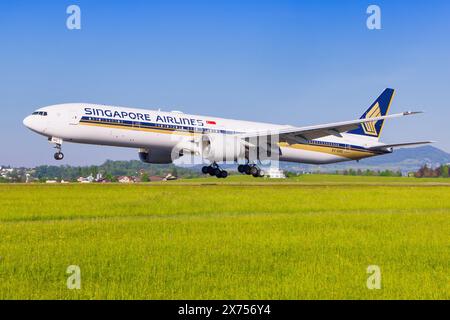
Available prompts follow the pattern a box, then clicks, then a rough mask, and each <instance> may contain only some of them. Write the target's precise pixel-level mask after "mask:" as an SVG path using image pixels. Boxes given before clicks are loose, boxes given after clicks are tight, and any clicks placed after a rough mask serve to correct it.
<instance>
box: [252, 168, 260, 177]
mask: <svg viewBox="0 0 450 320" xmlns="http://www.w3.org/2000/svg"><path fill="white" fill-rule="evenodd" d="M250 174H251V175H252V176H254V177H258V176H259V169H258V167H256V166H253V167H250Z"/></svg>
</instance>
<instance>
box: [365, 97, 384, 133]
mask: <svg viewBox="0 0 450 320" xmlns="http://www.w3.org/2000/svg"><path fill="white" fill-rule="evenodd" d="M376 117H381V110H380V104H379V103H378V102H377V103H375V104H374V105H373V107H372V108H371V109H370V110H369V111H368V112H367V114H366V119H370V118H376ZM376 123H377V122H376V121H373V122H365V123H363V124H362V128H363V130H364V133H365V134H368V135H371V136H378V132H377V128H376V127H375V125H376Z"/></svg>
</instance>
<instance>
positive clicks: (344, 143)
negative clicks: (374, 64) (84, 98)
mask: <svg viewBox="0 0 450 320" xmlns="http://www.w3.org/2000/svg"><path fill="white" fill-rule="evenodd" d="M394 93H395V91H394V89H390V88H387V89H385V90H384V91H383V92H382V94H381V95H380V96H379V97H378V98H377V99H376V100H375V101H374V102H373V103H372V104H371V105H370V107H369V108H368V109H367V110H366V111H365V112H364V113H363V114H362V116H361V117H360V118H359V119H357V120H351V121H343V122H336V123H328V124H321V125H312V126H306V127H296V126H291V125H277V124H271V123H262V122H250V121H241V120H231V119H224V118H217V117H209V116H197V115H189V114H184V113H182V112H180V111H171V112H163V111H160V110H144V109H134V108H124V107H116V106H106V105H99V104H90V103H67V104H58V105H51V106H47V107H43V108H40V109H38V110H36V111H34V112H33V113H32V114H31V115H29V116H27V117H26V118H25V119H24V120H23V124H24V125H25V126H26V127H27V128H29V129H30V130H32V131H34V132H36V133H38V134H40V135H43V136H45V137H47V139H48V140H49V142H50V143H52V144H54V146H55V148H56V150H57V152H56V153H55V154H54V158H55V159H56V160H62V159H63V158H64V154H63V153H62V152H61V150H62V144H63V142H74V143H84V144H94V145H107V146H118V147H129V148H136V149H138V150H139V151H138V155H139V158H140V160H141V161H143V162H146V163H172V162H173V161H174V160H176V159H178V158H180V157H181V156H183V155H195V156H200V157H201V159H202V161H203V162H207V163H209V165H205V166H203V167H202V172H203V173H204V174H209V175H211V176H216V177H218V178H226V177H227V176H228V172H227V171H226V170H224V169H222V168H221V167H220V166H219V164H218V163H223V162H227V161H232V162H234V163H236V164H238V171H239V172H240V173H243V174H248V175H252V176H254V177H262V176H263V175H264V171H263V170H262V169H261V168H260V166H259V165H258V163H261V158H263V157H262V156H261V154H263V155H269V157H272V158H274V157H276V159H277V160H279V161H288V162H298V163H307V164H329V163H336V162H342V161H352V160H357V161H359V160H360V159H363V158H368V157H373V156H379V155H384V154H388V153H392V152H393V150H394V148H398V147H402V146H412V145H419V144H426V143H432V141H417V142H407V143H395V144H384V143H382V142H380V141H379V138H380V136H381V133H382V130H383V126H384V121H385V120H387V119H392V118H397V117H403V116H409V115H415V114H418V113H421V112H413V111H406V112H402V113H397V114H392V115H388V112H389V109H390V106H391V103H392V99H393V97H394ZM261 151H262V152H261ZM266 158H267V157H266ZM272 158H271V159H272Z"/></svg>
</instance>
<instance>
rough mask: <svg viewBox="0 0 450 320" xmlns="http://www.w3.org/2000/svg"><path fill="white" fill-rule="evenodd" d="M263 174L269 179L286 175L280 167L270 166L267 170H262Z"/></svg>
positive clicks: (281, 177)
mask: <svg viewBox="0 0 450 320" xmlns="http://www.w3.org/2000/svg"><path fill="white" fill-rule="evenodd" d="M264 176H265V177H268V178H271V179H286V176H285V174H284V172H283V170H281V169H280V168H277V167H270V168H269V169H267V170H264Z"/></svg>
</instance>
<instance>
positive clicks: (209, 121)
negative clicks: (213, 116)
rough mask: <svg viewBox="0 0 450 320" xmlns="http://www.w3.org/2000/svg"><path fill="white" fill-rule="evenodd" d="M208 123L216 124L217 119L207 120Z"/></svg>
mask: <svg viewBox="0 0 450 320" xmlns="http://www.w3.org/2000/svg"><path fill="white" fill-rule="evenodd" d="M206 124H216V122H215V121H211V120H206Z"/></svg>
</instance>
